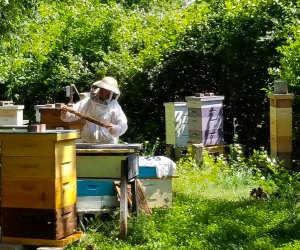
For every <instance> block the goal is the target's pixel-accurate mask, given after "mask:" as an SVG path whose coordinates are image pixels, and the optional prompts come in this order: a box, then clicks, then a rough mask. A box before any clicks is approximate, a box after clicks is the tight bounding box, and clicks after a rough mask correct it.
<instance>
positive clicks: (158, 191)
mask: <svg viewBox="0 0 300 250" xmlns="http://www.w3.org/2000/svg"><path fill="white" fill-rule="evenodd" d="M139 158H140V159H139V175H138V178H139V180H140V181H141V183H142V186H143V189H144V193H145V198H146V200H147V203H148V206H149V207H150V208H156V207H171V206H172V181H173V178H174V177H175V175H174V174H175V170H176V164H175V163H174V162H173V161H172V160H170V159H169V158H167V157H165V156H152V157H150V156H149V157H144V156H140V157H139Z"/></svg>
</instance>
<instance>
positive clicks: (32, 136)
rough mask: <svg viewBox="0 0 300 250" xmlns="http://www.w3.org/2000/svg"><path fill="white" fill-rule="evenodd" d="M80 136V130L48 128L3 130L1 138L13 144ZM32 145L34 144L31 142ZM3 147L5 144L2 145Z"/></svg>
mask: <svg viewBox="0 0 300 250" xmlns="http://www.w3.org/2000/svg"><path fill="white" fill-rule="evenodd" d="M77 138H80V133H79V131H74V130H46V131H45V132H36V133H34V132H30V133H29V132H21V131H20V132H13V133H12V132H1V133H0V140H1V141H2V143H3V142H7V143H10V144H13V146H15V145H18V144H22V143H23V144H25V145H26V142H28V143H29V142H31V143H37V142H42V141H48V142H54V141H63V140H71V139H77ZM30 145H32V144H30ZM2 147H3V146H2Z"/></svg>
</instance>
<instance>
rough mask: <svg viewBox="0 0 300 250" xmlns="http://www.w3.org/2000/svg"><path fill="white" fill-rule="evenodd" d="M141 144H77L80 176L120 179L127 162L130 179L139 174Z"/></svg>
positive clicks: (77, 163)
mask: <svg viewBox="0 0 300 250" xmlns="http://www.w3.org/2000/svg"><path fill="white" fill-rule="evenodd" d="M140 148H141V144H95V143H77V144H76V167H77V177H79V178H98V179H103V178H106V179H119V178H120V177H121V168H122V164H126V166H127V167H126V168H127V171H128V172H127V175H128V179H132V178H133V177H135V176H137V175H138V156H139V155H138V153H136V152H137V151H138V150H140Z"/></svg>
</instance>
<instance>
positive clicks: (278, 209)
mask: <svg viewBox="0 0 300 250" xmlns="http://www.w3.org/2000/svg"><path fill="white" fill-rule="evenodd" d="M261 159H262V157H261V156H260V160H261ZM252 160H253V159H252ZM245 162H246V160H245V159H240V160H234V161H231V162H230V163H229V162H228V161H225V160H224V159H221V160H218V161H215V160H214V159H211V158H207V159H206V164H204V165H203V166H202V167H201V168H199V167H198V166H196V165H195V164H194V163H193V162H192V161H191V160H190V159H186V160H182V161H181V162H178V163H177V166H178V169H177V171H178V175H179V176H180V177H179V178H176V179H174V180H173V206H172V208H159V209H154V211H153V214H152V215H150V216H149V215H144V214H140V215H139V216H137V217H130V218H129V221H128V238H127V240H126V241H122V240H120V239H118V229H119V227H118V222H119V221H118V218H119V214H118V211H116V214H115V215H114V216H113V219H112V220H107V221H100V220H99V221H97V220H95V221H93V222H92V223H90V225H89V229H88V231H87V234H86V237H85V238H84V239H83V240H82V242H80V243H75V244H73V245H71V246H68V247H67V249H73V250H77V249H90V250H92V249H164V250H168V249H170V250H172V249H191V250H192V249H193V250H194V249H207V250H208V249H260V250H263V249H281V250H283V249H285V250H287V249H293V250H294V249H300V203H299V198H298V197H299V196H298V195H297V194H298V191H297V190H298V189H297V188H298V185H297V181H295V182H293V178H292V177H291V176H289V177H288V178H286V175H283V174H282V175H281V176H279V177H282V178H278V176H277V181H276V179H275V178H272V177H270V176H267V178H262V175H257V174H253V169H254V167H255V166H256V165H255V164H254V165H253V166H252V167H251V168H249V167H248V168H247V167H246V166H245ZM255 162H256V163H257V162H260V163H262V161H257V160H256V161H255ZM251 164H253V161H252V163H251ZM241 166H242V167H241ZM278 180H281V182H280V181H278ZM283 180H289V181H285V182H283ZM293 183H296V184H293ZM293 185H294V186H293ZM258 186H263V187H264V189H265V190H269V192H270V193H269V198H268V199H263V200H260V199H253V198H251V197H250V195H249V193H250V191H251V190H252V188H255V187H258ZM280 189H281V190H280ZM274 190H276V195H275V192H274V193H272V192H273V191H274ZM278 190H280V191H281V192H278Z"/></svg>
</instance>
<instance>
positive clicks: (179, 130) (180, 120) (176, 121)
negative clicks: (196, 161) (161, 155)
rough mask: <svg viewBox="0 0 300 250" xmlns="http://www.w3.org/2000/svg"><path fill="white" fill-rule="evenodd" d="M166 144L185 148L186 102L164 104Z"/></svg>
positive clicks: (186, 129)
mask: <svg viewBox="0 0 300 250" xmlns="http://www.w3.org/2000/svg"><path fill="white" fill-rule="evenodd" d="M164 106H165V129H166V144H170V145H174V146H175V147H185V146H187V141H188V110H187V106H186V102H166V103H164Z"/></svg>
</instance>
